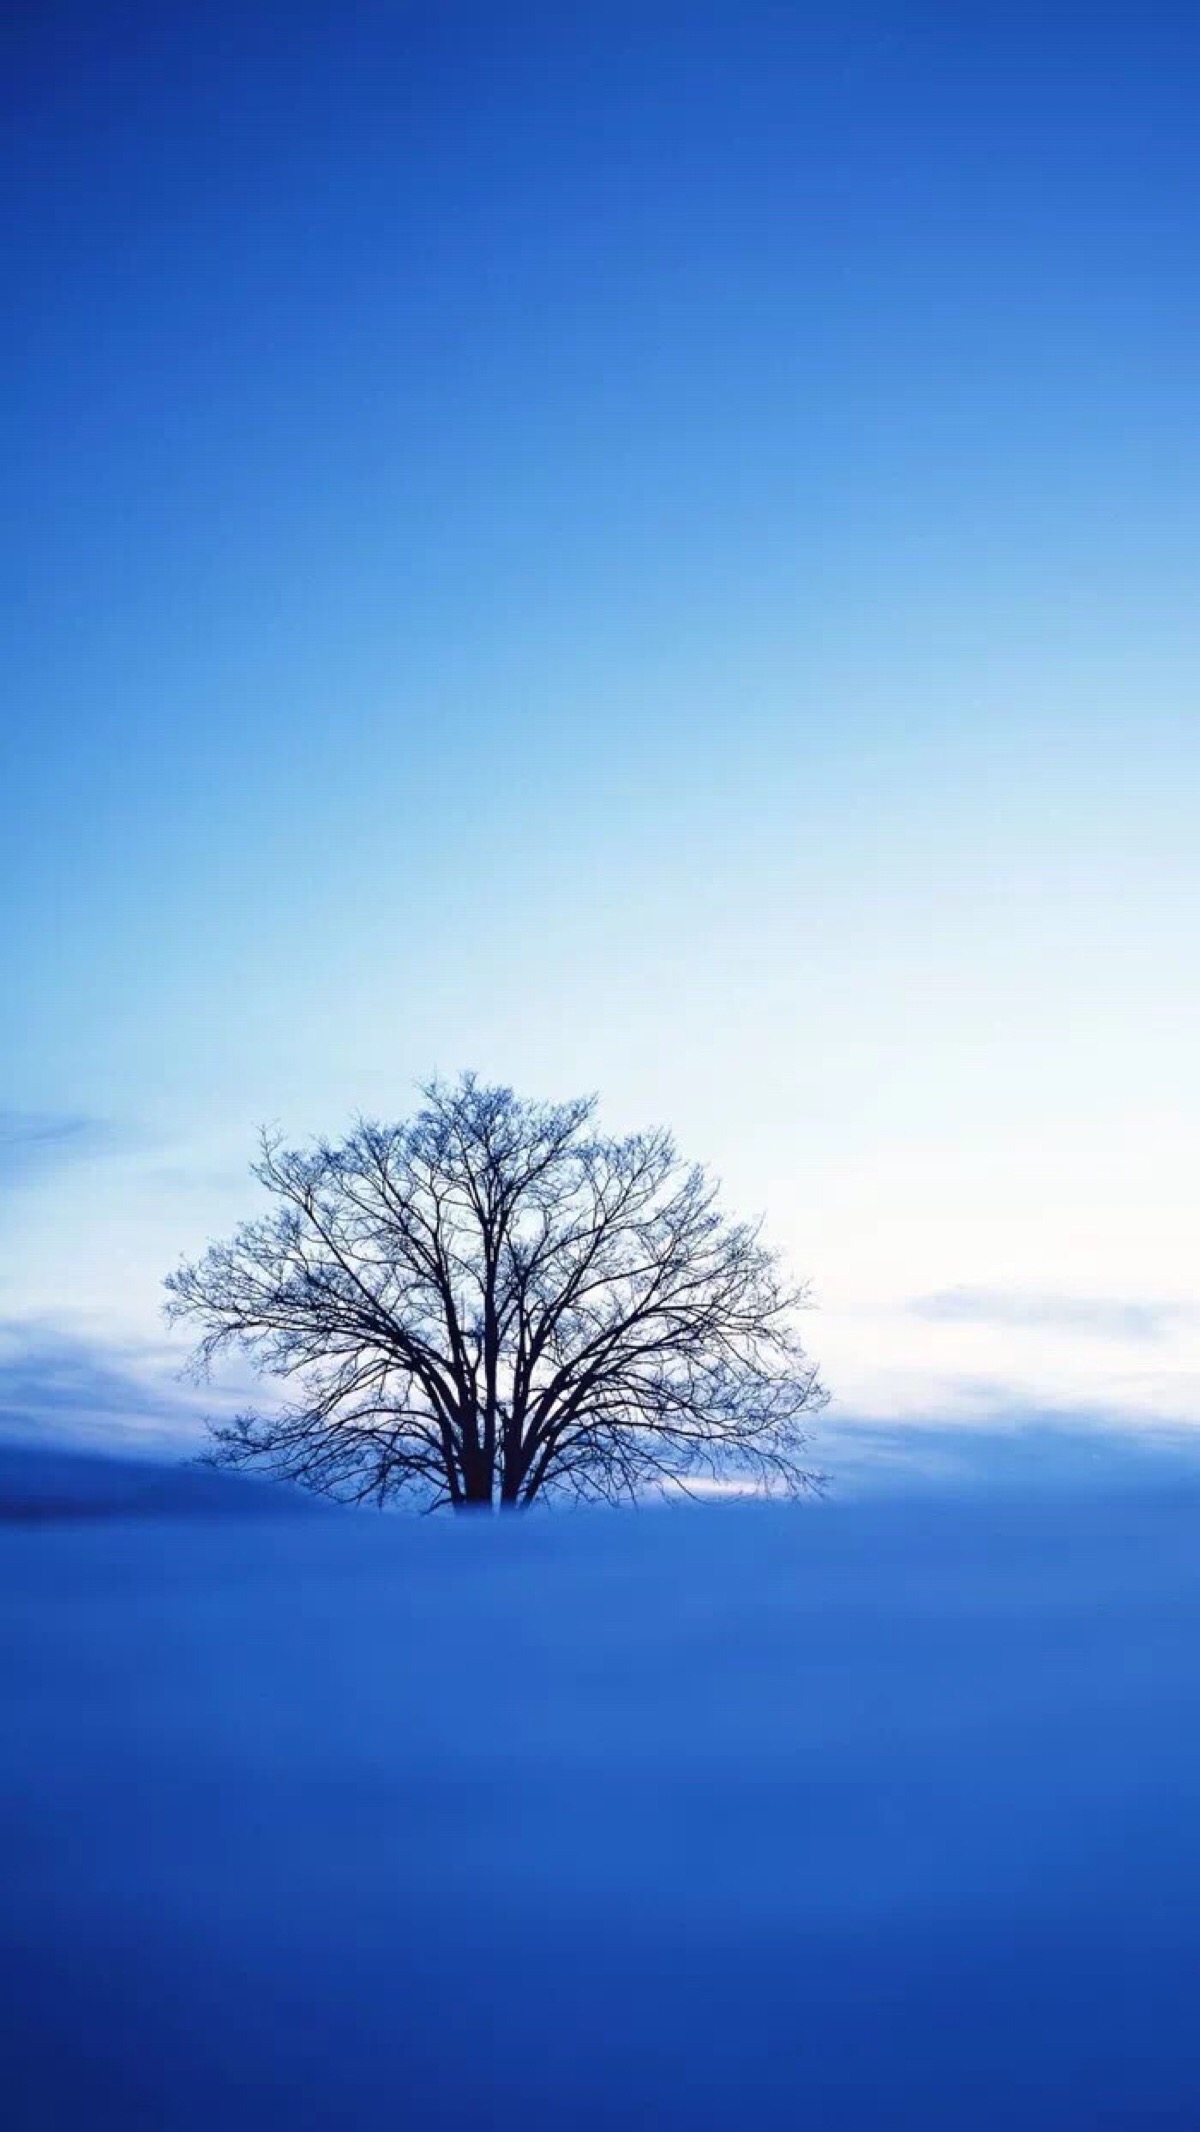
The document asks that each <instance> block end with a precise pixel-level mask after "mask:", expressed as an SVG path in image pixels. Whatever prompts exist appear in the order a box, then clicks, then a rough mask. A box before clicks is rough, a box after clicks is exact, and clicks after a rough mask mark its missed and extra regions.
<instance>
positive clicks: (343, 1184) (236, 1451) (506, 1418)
mask: <svg viewBox="0 0 1200 2132" xmlns="http://www.w3.org/2000/svg"><path fill="white" fill-rule="evenodd" d="M424 1097H425V1101H424V1107H423V1108H422V1109H421V1110H420V1111H419V1112H418V1114H417V1115H416V1116H415V1117H414V1118H413V1119H411V1120H410V1121H408V1122H407V1123H403V1124H398V1125H379V1124H374V1123H370V1122H360V1123H359V1124H358V1125H356V1126H355V1128H354V1130H353V1131H352V1132H351V1133H350V1134H349V1135H348V1136H347V1137H346V1138H345V1139H344V1140H342V1141H341V1142H339V1143H338V1144H336V1145H334V1144H326V1143H319V1144H317V1145H315V1146H312V1147H309V1148H305V1149H296V1148H288V1147H285V1146H284V1145H283V1143H282V1141H281V1140H280V1138H279V1137H278V1136H276V1135H273V1134H264V1136H263V1140H262V1146H261V1155H260V1159H259V1161H258V1162H257V1163H256V1165H255V1166H254V1174H255V1175H256V1176H257V1178H258V1180H259V1182H260V1183H261V1184H262V1185H263V1186H264V1187H265V1188H266V1190H267V1192H268V1193H269V1194H270V1196H271V1200H272V1202H273V1205H272V1207H271V1209H270V1211H268V1212H267V1213H266V1214H264V1215H263V1216H262V1217H261V1218H260V1219H258V1220H256V1221H249V1222H246V1223H244V1224H243V1225H242V1226H241V1227H240V1228H239V1229H238V1230H237V1232H236V1234H235V1235H234V1236H233V1237H232V1238H231V1239H230V1241H228V1242H227V1243H221V1244H214V1245H213V1246H211V1247H210V1248H209V1250H208V1251H206V1252H205V1254H204V1255H203V1257H202V1258H200V1259H199V1260H197V1261H196V1262H195V1263H194V1264H190V1265H186V1264H185V1265H183V1266H181V1267H180V1268H179V1269H178V1271H176V1272H175V1273H173V1274H172V1275H171V1276H170V1277H169V1279H168V1281H167V1288H168V1291H169V1302H168V1315H169V1316H170V1317H171V1318H172V1319H173V1320H188V1321H191V1322H192V1323H193V1324H194V1325H196V1326H198V1328H199V1330H200V1340H199V1345H198V1348H197V1350H196V1357H195V1359H196V1364H197V1367H198V1368H199V1369H200V1370H201V1371H202V1372H203V1371H206V1370H207V1368H208V1367H209V1365H210V1364H211V1363H212V1362H213V1360H214V1359H215V1358H216V1357H217V1356H218V1355H220V1354H221V1353H222V1351H224V1350H228V1349H240V1350H242V1351H243V1352H244V1353H246V1354H247V1355H248V1356H249V1357H250V1358H251V1359H252V1360H253V1362H254V1363H255V1364H256V1366H257V1367H258V1369H259V1370H260V1371H261V1372H262V1373H264V1374H265V1375H268V1376H273V1377H276V1378H279V1379H282V1380H284V1382H285V1384H286V1386H287V1387H288V1388H289V1395H288V1396H287V1397H286V1398H285V1400H284V1403H283V1404H282V1405H281V1406H280V1407H278V1408H277V1409H274V1410H267V1411H264V1412H261V1413H250V1414H244V1415H241V1416H240V1417H238V1419H237V1420H236V1421H234V1422H233V1423H232V1424H230V1425H227V1426H223V1427H216V1428H214V1429H213V1430H212V1436H213V1448H212V1451H211V1453H210V1456H211V1457H212V1458H214V1459H216V1460H218V1461H220V1462H222V1463H228V1464H232V1465H236V1466H242V1465H252V1464H259V1465H262V1466H264V1467H265V1468H266V1469H268V1470H269V1471H271V1472H274V1473H275V1474H278V1475H280V1476H281V1477H285V1478H287V1479H290V1480H293V1481H297V1482H300V1483H302V1484H303V1485H304V1486H306V1487H308V1488H311V1489H315V1490H317V1491H319V1492H322V1493H325V1494H329V1495H333V1496H336V1497H340V1498H342V1499H344V1500H352V1501H358V1502H362V1501H368V1500H370V1499H372V1498H374V1499H375V1500H377V1501H379V1502H380V1503H384V1502H387V1501H389V1500H390V1499H391V1498H393V1497H394V1496H396V1495H398V1494H399V1493H401V1491H411V1492H416V1493H417V1494H419V1495H420V1496H421V1497H422V1498H423V1499H424V1500H425V1502H426V1503H427V1504H428V1505H429V1506H430V1507H432V1506H433V1505H436V1504H440V1503H451V1504H454V1505H456V1506H459V1507H465V1506H467V1505H481V1506H492V1505H496V1504H499V1505H501V1506H504V1507H512V1506H516V1505H520V1504H528V1503H531V1502H532V1501H533V1500H534V1499H535V1497H537V1496H539V1495H542V1494H544V1493H549V1492H555V1493H558V1494H563V1493H569V1494H573V1495H576V1496H582V1497H588V1496H591V1497H600V1498H604V1499H606V1500H609V1501H614V1500H617V1499H620V1498H633V1497H636V1496H637V1495H639V1494H640V1493H642V1492H644V1491H645V1490H646V1489H648V1488H652V1487H653V1486H655V1485H656V1484H657V1485H659V1486H661V1485H664V1484H676V1485H682V1486H684V1487H686V1486H687V1485H688V1483H689V1482H691V1481H695V1480H698V1479H701V1478H704V1477H707V1478H720V1477H732V1478H735V1479H740V1480H742V1481H744V1482H747V1483H749V1484H752V1485H753V1484H757V1485H771V1486H775V1487H779V1488H782V1489H785V1490H788V1491H791V1492H795V1491H797V1490H799V1489H802V1488H805V1487H807V1486H810V1485H812V1483H813V1479H814V1476H813V1475H812V1474H810V1473H809V1472H808V1470H807V1469H806V1467H805V1465H804V1451H805V1446H806V1442H807V1437H806V1433H805V1429H804V1426H803V1423H804V1418H805V1417H806V1416H807V1415H810V1414H812V1413H813V1412H814V1411H815V1410H816V1409H817V1408H818V1407H820V1406H821V1405H822V1404H823V1403H824V1399H825V1393H824V1391H823V1390H822V1388H821V1385H820V1383H819V1381H818V1377H817V1372H816V1370H815V1368H814V1367H813V1365H812V1364H811V1363H810V1362H809V1361H808V1359H807V1357H806V1355H805V1353H804V1350H803V1348H802V1346H801V1344H800V1340H799V1337H798V1332H797V1323H796V1320H797V1311H798V1309H799V1308H800V1307H801V1306H802V1304H803V1303H804V1300H805V1295H804V1291H803V1289H801V1288H797V1287H795V1286H794V1285H791V1284H790V1283H789V1282H788V1281H787V1280H786V1279H785V1278H784V1277H783V1275H782V1274H781V1272H780V1269H779V1266H778V1261H777V1259H776V1256H775V1254H774V1253H773V1252H772V1251H770V1250H769V1249H768V1248H767V1247H766V1246H765V1245H764V1244H763V1243H762V1242H761V1240H760V1237H759V1233H758V1231H757V1229H756V1228H754V1227H752V1226H749V1225H747V1224H745V1223H739V1222H733V1221H730V1220H729V1219H727V1218H726V1217H725V1216H724V1215H723V1214H722V1213H721V1211H720V1209H719V1207H718V1205H717V1197H716V1190H715V1187H714V1186H713V1185H712V1183H711V1182H710V1181H709V1180H708V1179H707V1177H706V1176H705V1174H704V1172H703V1170H701V1169H699V1168H697V1167H694V1166H688V1165H685V1164H683V1163H682V1162H681V1161H680V1160H679V1158H678V1156H677V1154H676V1152H675V1147H674V1144H673V1142H672V1140H671V1138H670V1136H669V1135H668V1134H666V1133H663V1132H650V1133H634V1134H631V1135H629V1136H628V1137H626V1138H624V1139H611V1138H606V1137H604V1136H603V1135H602V1134H601V1133H599V1132H598V1131H597V1130H596V1128H595V1124H594V1104H593V1103H592V1102H591V1101H586V1100H584V1101H578V1102H574V1103H565V1104H540V1103H529V1102H524V1101H522V1100H520V1099H519V1098H518V1097H517V1096H515V1095H514V1094H513V1092H512V1091H511V1090H510V1089H507V1088H491V1087H485V1086H482V1085H481V1084H480V1083H479V1082H478V1081H477V1080H476V1079H475V1077H474V1076H473V1075H467V1076H464V1078H463V1079H462V1080H461V1081H459V1082H458V1083H456V1084H455V1085H453V1086H445V1085H443V1084H441V1083H434V1084H433V1085H432V1086H430V1087H429V1088H427V1089H426V1090H425V1091H424Z"/></svg>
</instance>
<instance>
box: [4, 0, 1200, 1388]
mask: <svg viewBox="0 0 1200 2132" xmlns="http://www.w3.org/2000/svg"><path fill="white" fill-rule="evenodd" d="M3 62H4V63H3V68H2V74H3V99H4V125H3V138H4V168H3V173H2V179H3V182H2V187H0V195H2V199H3V210H2V213H3V259H4V266H3V273H4V284H5V296H6V304H5V313H6V317H7V321H8V324H7V331H6V335H5V340H4V350H3V380H2V383H3V392H2V395H0V404H2V410H3V413H2V419H3V439H2V445H3V465H4V474H5V491H6V497H7V505H8V508H7V510H6V512H5V514H4V531H3V543H4V553H3V576H4V582H5V586H6V590H7V600H6V613H7V622H6V628H5V632H4V650H3V675H2V686H3V701H4V708H5V715H4V742H3V749H4V753H3V763H2V781H0V867H2V869H3V908H4V913H5V943H6V955H5V961H6V968H5V981H4V987H3V997H4V1009H5V1027H4V1031H3V1044H2V1050H0V1110H2V1111H3V1114H4V1123H3V1132H2V1133H0V1171H2V1172H3V1176H4V1187H5V1188H4V1191H3V1196H2V1198H0V1259H2V1261H3V1268H4V1285H3V1287H2V1288H0V1316H3V1318H4V1321H5V1331H6V1337H7V1339H8V1342H9V1347H8V1350H7V1352H8V1354H9V1359H10V1362H11V1363H12V1366H13V1368H14V1369H18V1370H19V1368H20V1367H22V1366H24V1364H26V1363H27V1362H28V1358H29V1355H30V1353H31V1351H32V1349H31V1343H36V1341H41V1342H42V1343H43V1347H44V1349H45V1351H46V1352H47V1353H50V1352H52V1351H54V1352H57V1353H58V1355H59V1360H60V1365H61V1367H62V1368H63V1369H65V1370H66V1371H67V1375H68V1376H69V1374H70V1367H71V1366H73V1365H72V1364H71V1357H72V1356H74V1357H75V1359H76V1360H78V1356H79V1354H80V1353H81V1352H82V1349H81V1348H80V1347H79V1345H78V1343H81V1342H82V1343H87V1342H93V1343H104V1342H107V1343H109V1346H110V1347H111V1345H112V1343H113V1342H121V1343H124V1345H123V1347H122V1354H123V1355H124V1356H125V1357H126V1359H127V1360H128V1361H129V1366H130V1370H131V1372H132V1373H133V1374H136V1371H137V1370H138V1369H143V1368H147V1369H148V1368H151V1366H152V1365H153V1366H157V1363H158V1362H159V1361H161V1360H162V1357H161V1356H160V1355H159V1352H158V1342H159V1339H160V1335H159V1332H158V1328H157V1316H156V1313H157V1308H158V1293H157V1283H158V1280H159V1278H160V1276H161V1273H162V1272H163V1271H164V1270H165V1268H166V1266H168V1265H169V1264H170V1263H172V1261H173V1260H174V1258H175V1257H176V1256H177V1255H178V1253H179V1252H181V1251H190V1250H192V1249H194V1248H195V1247H196V1246H197V1245H198V1244H200V1243H202V1242H203V1240H204V1238H205V1236H206V1235H208V1234H211V1233H214V1232H215V1231H216V1230H218V1229H220V1228H222V1227H224V1226H227V1224H228V1223H229V1222H230V1221H231V1220H233V1219H235V1218H236V1217H237V1215H239V1214H240V1213H241V1212H243V1211H245V1210H246V1208H247V1205H248V1204H249V1201H248V1198H247V1188H246V1185H245V1181H244V1177H243V1175H242V1170H243V1165H244V1160H245V1157H246V1155H247V1153H248V1150H249V1145H250V1140H251V1135H252V1132H253V1128H254V1126H255V1125H256V1124H257V1122H259V1121H260V1120H262V1119H264V1118H271V1119H279V1120H280V1121H281V1122H282V1123H283V1124H284V1125H285V1127H287V1128H288V1129H289V1130H291V1131H294V1132H296V1133H297V1134H302V1133H305V1132H308V1131H313V1130H335V1129H336V1127H337V1126H338V1124H339V1123H340V1122H341V1121H342V1120H343V1119H344V1118H346V1117H348V1115H349V1114H350V1113H351V1112H352V1111H354V1110H355V1109H356V1108H357V1107H359V1106H362V1107H365V1108H367V1109H368V1110H372V1109H374V1110H382V1111H391V1112H400V1111H402V1110H403V1109H404V1108H405V1107H406V1106H407V1105H408V1103H409V1101H410V1100H411V1093H412V1085H413V1083H414V1081H415V1080H416V1079H419V1078H421V1077H423V1076H424V1075H426V1074H428V1073H429V1072H431V1071H434V1070H442V1071H447V1072H452V1071H455V1070H457V1069H458V1068H459V1067H460V1066H462V1065H466V1064H470V1065H474V1066H476V1067H478V1068H479V1069H480V1070H481V1071H482V1072H484V1073H485V1074H488V1075H490V1076H495V1077H500V1078H505V1079H511V1080H513V1081H515V1082H516V1083H517V1084H518V1085H520V1086H522V1087H524V1088H528V1089H529V1090H530V1091H531V1092H534V1093H544V1094H547V1095H552V1096H553V1095H560V1094H563V1095H565V1094H570V1093H573V1092H575V1091H576V1090H577V1089H579V1088H591V1087H595V1088H599V1089H600V1091H601V1092H602V1094H603V1096H604V1097H605V1099H606V1115H607V1116H608V1118H609V1120H610V1121H611V1122H612V1123H613V1124H615V1125H626V1124H635V1123H642V1122H646V1121H647V1120H649V1119H653V1120H659V1119H662V1120H666V1121H667V1122H669V1123H672V1124H674V1125H675V1126H676V1127H677V1128H678V1130H679V1132H680V1135H681V1138H682V1139H683V1141H684V1144H685V1147H686V1149H687V1151H688V1152H689V1153H694V1154H696V1155H699V1156H701V1157H705V1158H710V1159H711V1160H713V1161H714V1162H715V1163H716V1165H717V1166H718V1168H719V1169H720V1170H721V1172H722V1174H723V1175H724V1177H725V1178H726V1180H727V1183H728V1186H729V1189H730V1193H731V1196H732V1197H733V1198H734V1199H735V1200H736V1201H737V1202H738V1203H739V1204H744V1205H748V1206H752V1207H762V1208H765V1209H766V1211H767V1213H768V1217H769V1220H770V1224H771V1227H772V1231H773V1233H775V1234H776V1235H778V1236H779V1237H780V1239H781V1241H783V1242H784V1243H785V1245H786V1246H787V1248H788V1249H789V1250H790V1251H791V1252H792V1253H793V1254H794V1255H795V1257H796V1259H797V1261H798V1264H799V1265H800V1267H801V1270H803V1271H806V1272H808V1273H811V1274H812V1275H813V1276H814V1278H815V1280H816V1284H817V1293H818V1297H819V1299H820V1301H821V1303H822V1307H823V1316H822V1317H821V1318H820V1319H819V1320H815V1321H814V1327H813V1344H814V1347H815V1349H816V1350H817V1352H818V1353H820V1354H821V1355H822V1357H823V1359H824V1360H825V1362H826V1367H827V1371H828V1374H829V1376H830V1379H831V1381H832V1383H833V1386H834V1389H835V1391H839V1392H840V1393H841V1394H842V1397H843V1400H844V1401H846V1402H848V1403H849V1404H850V1405H851V1406H853V1407H855V1408H856V1409H861V1410H869V1411H870V1412H872V1413H874V1414H876V1415H880V1414H883V1415H889V1414H894V1413H899V1412H904V1411H919V1412H921V1413H922V1414H928V1413H930V1412H933V1411H937V1412H942V1411H946V1412H949V1411H970V1412H972V1413H974V1414H978V1412H979V1410H980V1408H981V1406H982V1407H984V1408H988V1409H989V1410H990V1409H991V1408H993V1407H997V1406H1004V1405H1006V1404H1008V1405H1013V1404H1018V1405H1019V1404H1020V1403H1021V1402H1022V1401H1025V1402H1027V1403H1028V1402H1030V1401H1033V1402H1036V1403H1038V1404H1039V1406H1041V1407H1045V1406H1046V1405H1047V1404H1050V1405H1052V1406H1053V1405H1056V1404H1057V1405H1065V1406H1075V1405H1080V1404H1082V1405H1084V1406H1088V1407H1091V1408H1094V1407H1096V1406H1099V1405H1102V1406H1104V1408H1105V1409H1106V1410H1109V1409H1116V1410H1119V1411H1121V1412H1123V1413H1124V1412H1128V1413H1129V1414H1130V1415H1139V1414H1140V1415H1146V1414H1158V1415H1165V1416H1168V1417H1170V1418H1173V1419H1180V1418H1183V1419H1190V1418H1191V1416H1192V1414H1193V1413H1194V1412H1196V1411H1197V1408H1200V1350H1198V1346H1197V1339H1198V1332H1200V1322H1198V1320H1197V1315H1196V1309H1195V1303H1194V1298H1195V1295H1196V1272H1195V1269H1196V1264H1197V1248H1196V1247H1197V1242H1198V1237H1197V1227H1198V1222H1197V1214H1196V1208H1197V1206H1198V1205H1200V1148H1198V1144H1197V1135H1196V1129H1195V1106H1196V1089H1197V1085H1198V1069H1200V1006H1198V1005H1197V997H1196V990H1197V988H1196V983H1195V964H1196V955H1195V947H1194V939H1195V932H1196V917H1197V910H1198V908H1200V897H1198V890H1200V862H1198V860H1197V854H1196V828H1195V825H1196V821H1197V802H1198V800H1200V774H1198V773H1200V729H1198V725H1197V717H1196V693H1197V691H1196V674H1197V651H1198V649H1200V622H1198V610H1197V601H1196V582H1197V567H1196V566H1197V556H1198V553H1200V541H1198V538H1197V536H1198V533H1200V334H1198V326H1200V277H1198V275H1197V259H1198V257H1200V130H1198V129H1197V126H1196V112H1197V109H1200V17H1198V16H1197V14H1196V11H1195V10H1194V9H1193V8H1192V7H1190V6H1184V5H1178V6H1165V5H1161V4H1160V5H1154V4H1151V5H1149V6H1143V7H1138V8H1135V7H1133V6H1132V5H1119V6H1115V7H1105V6H1103V5H1098V6H1093V7H1087V8H1084V7H1078V8H1076V7H1073V6H1054V5H1053V4H1051V5H1049V6H1043V7H1036V8H1035V7H1032V6H1030V7H1010V6H1005V7H1001V6H989V5H982V6H971V7H968V8H964V9H955V8H951V7H948V6H945V5H938V6H919V5H912V4H905V5H892V6H887V5H871V6H862V7H856V6H854V5H853V4H849V5H846V4H839V5H838V6H836V7H834V6H832V5H830V6H813V7H805V6H782V5H767V4H761V0H760V4H757V5H755V4H749V5H747V4H741V5H732V4H731V5H702V4H696V5H688V6H678V7H674V6H664V5H656V4H654V0H643V4H641V5H638V6H632V5H631V6H625V5H617V4H614V5H604V4H598V5H595V6H592V7H589V8H580V9H574V8H570V7H563V6H554V7H550V6H546V7H536V6H528V5H522V4H516V5H511V6H504V7H501V6H499V5H496V6H489V7H480V6H465V5H464V6H459V5H455V4H453V0H449V4H443V5H437V6H435V5H412V6H406V5H401V4H396V5H391V6H384V5H376V6H339V7H334V6H325V5H304V4H298V5H293V6H290V7H287V8H284V7H275V6H254V5H249V6H237V7H235V6H232V5H227V4H223V0H217V4H213V5H210V6H207V7H204V8H201V7H199V6H188V5H183V6H175V7H167V8H162V7H149V6H140V5H134V6H127V7H118V6H108V5H103V4H92V5H90V6H87V7H65V6H56V5H54V4H53V0H51V4H48V5H43V6H39V7H37V8H32V7H30V8H28V9H27V10H25V11H24V13H23V14H22V12H21V11H17V12H16V13H15V14H10V16H9V18H8V21H7V27H6V28H5V31H4V33H3ZM1131 1306H1133V1308H1132V1315H1131ZM1139 1313H1140V1315H1139ZM70 1342H75V1343H77V1344H76V1346H74V1347H72V1346H70V1345H69V1343H70ZM55 1343H58V1346H57V1348H55ZM98 1351H99V1350H98V1349H97V1352H98ZM64 1358H65V1359H64ZM109 1359H110V1360H111V1356H110V1358H109ZM14 1381H15V1380H14ZM63 1403H64V1405H66V1404H68V1403H69V1401H68V1400H67V1399H66V1398H65V1397H64V1402H63Z"/></svg>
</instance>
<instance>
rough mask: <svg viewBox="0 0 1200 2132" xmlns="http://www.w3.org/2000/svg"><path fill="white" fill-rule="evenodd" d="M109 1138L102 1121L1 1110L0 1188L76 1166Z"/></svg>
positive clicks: (80, 1115)
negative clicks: (42, 1171)
mask: <svg viewBox="0 0 1200 2132" xmlns="http://www.w3.org/2000/svg"><path fill="white" fill-rule="evenodd" d="M110 1137H111V1133H110V1128H109V1126H108V1125H107V1124H106V1123H105V1121H104V1120H103V1119H102V1118H93V1117H89V1116H87V1115H86V1114H85V1113H83V1112H75V1111H27V1110H0V1184H14V1183H17V1182H20V1181H23V1180H24V1179H25V1178H27V1177H31V1176H33V1175H35V1174H36V1173H37V1172H39V1171H41V1170H46V1169H50V1168H57V1167H59V1166H61V1165H62V1164H64V1163H68V1162H79V1161H82V1160H84V1159H85V1158H86V1157H87V1156H89V1155H94V1154H96V1153H98V1152H99V1151H100V1150H101V1149H102V1148H104V1147H105V1146H106V1145H107V1144H108V1142H109V1140H110Z"/></svg>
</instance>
